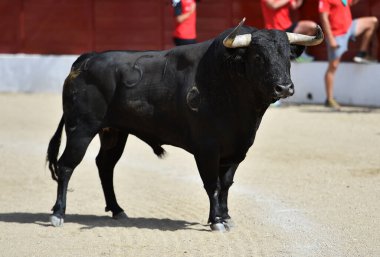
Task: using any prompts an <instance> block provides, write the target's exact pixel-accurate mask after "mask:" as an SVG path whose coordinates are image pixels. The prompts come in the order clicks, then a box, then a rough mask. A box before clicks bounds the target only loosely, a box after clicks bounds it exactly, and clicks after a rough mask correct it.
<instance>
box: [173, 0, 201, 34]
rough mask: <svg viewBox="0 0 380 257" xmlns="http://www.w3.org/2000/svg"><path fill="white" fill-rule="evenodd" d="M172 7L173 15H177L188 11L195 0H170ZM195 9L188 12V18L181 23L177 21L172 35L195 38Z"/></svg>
mask: <svg viewBox="0 0 380 257" xmlns="http://www.w3.org/2000/svg"><path fill="white" fill-rule="evenodd" d="M172 3H173V7H174V15H175V16H178V15H181V14H184V13H188V12H190V10H191V6H192V5H193V4H195V0H172ZM196 17H197V14H196V11H194V12H193V13H192V14H190V16H189V18H187V19H186V20H184V21H183V22H182V23H179V22H177V21H175V22H176V24H175V29H174V33H173V36H174V37H176V38H180V39H196V38H197V34H196Z"/></svg>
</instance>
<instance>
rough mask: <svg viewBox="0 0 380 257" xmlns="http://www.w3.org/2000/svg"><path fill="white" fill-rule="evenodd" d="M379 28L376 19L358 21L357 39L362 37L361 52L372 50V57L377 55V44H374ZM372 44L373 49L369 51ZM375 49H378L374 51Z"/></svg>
mask: <svg viewBox="0 0 380 257" xmlns="http://www.w3.org/2000/svg"><path fill="white" fill-rule="evenodd" d="M377 27H378V20H377V18H376V17H362V18H358V19H357V25H356V30H355V37H356V36H362V41H361V44H360V48H359V49H360V51H361V52H368V50H371V54H372V55H377V42H374V41H375V40H376V36H375V34H376V33H375V31H376V30H377ZM370 43H372V47H371V49H369V44H370ZM375 47H376V49H374V48H375ZM373 51H374V52H373Z"/></svg>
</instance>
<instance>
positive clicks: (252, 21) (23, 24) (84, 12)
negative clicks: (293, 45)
mask: <svg viewBox="0 0 380 257" xmlns="http://www.w3.org/2000/svg"><path fill="white" fill-rule="evenodd" d="M317 5H318V0H304V5H303V6H302V8H301V9H300V10H299V11H297V12H296V13H295V14H294V15H295V16H296V17H299V18H302V19H311V20H314V21H316V22H318V21H319V16H318V11H317ZM352 11H353V15H354V17H358V16H363V15H375V16H377V17H379V18H380V1H378V0H362V1H361V2H360V3H359V4H357V5H356V6H355V7H354V8H353V9H352ZM197 14H198V20H197V32H198V40H199V41H203V40H207V39H210V38H212V37H214V36H216V35H217V34H219V33H220V32H222V31H223V30H225V29H226V28H228V27H231V26H233V25H235V24H237V23H238V22H239V21H240V20H241V18H242V17H247V24H248V25H251V26H255V27H258V28H262V27H263V21H262V15H261V8H260V0H201V1H200V2H199V3H198V8H197ZM0 17H1V18H0V19H1V22H0V31H1V33H0V53H37V54H80V53H82V52H87V51H102V50H109V49H114V50H116V49H134V50H146V49H152V50H155V49H165V48H170V47H172V46H173V44H172V39H171V33H172V32H171V31H172V27H173V14H172V7H171V1H170V0H145V1H141V0H0ZM352 46H353V48H352V50H351V51H350V52H348V53H347V54H346V55H345V58H350V56H352V55H353V53H354V51H355V49H356V44H355V45H352ZM310 50H311V52H312V53H313V55H315V56H316V57H317V59H325V56H326V54H325V46H324V45H321V46H318V47H315V48H312V49H310Z"/></svg>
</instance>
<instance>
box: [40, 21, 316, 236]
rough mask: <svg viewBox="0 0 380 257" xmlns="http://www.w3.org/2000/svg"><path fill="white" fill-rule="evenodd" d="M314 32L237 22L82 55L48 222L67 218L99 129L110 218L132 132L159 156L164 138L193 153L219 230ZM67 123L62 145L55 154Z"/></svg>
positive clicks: (66, 100) (67, 89) (66, 103)
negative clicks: (167, 44)
mask: <svg viewBox="0 0 380 257" xmlns="http://www.w3.org/2000/svg"><path fill="white" fill-rule="evenodd" d="M322 41H323V33H322V31H321V30H320V28H319V27H318V28H316V35H315V36H305V35H299V34H292V33H285V32H282V31H277V30H257V29H255V28H251V27H245V26H242V23H241V24H239V26H237V27H236V28H235V29H234V30H228V31H225V32H224V33H222V34H221V35H220V36H218V37H217V38H215V39H213V40H209V41H206V42H203V43H199V44H195V45H190V46H182V47H176V48H173V49H171V50H167V51H141V52H134V51H108V52H103V53H89V54H84V55H82V56H80V57H79V58H78V59H77V60H76V61H75V62H74V64H73V65H72V69H71V72H70V74H69V75H68V77H67V78H66V80H65V83H64V87H63V116H62V118H61V121H60V123H59V126H58V129H57V131H56V132H55V134H54V136H53V137H52V139H51V141H50V144H49V148H48V154H47V161H48V163H49V169H50V170H51V173H52V177H53V179H54V180H56V181H57V182H58V191H57V200H56V203H55V205H54V207H53V215H52V216H51V219H50V220H51V223H52V224H53V225H54V226H60V225H62V224H63V219H64V215H65V209H66V193H67V187H68V183H69V180H70V177H71V175H72V173H73V171H74V169H75V167H76V166H77V165H78V164H79V163H80V162H81V160H82V158H83V157H84V155H85V152H86V150H87V147H88V145H89V144H90V142H91V140H92V139H93V138H94V137H95V136H96V135H97V134H99V137H100V141H101V147H100V151H99V154H98V156H97V157H96V164H97V167H98V169H99V176H100V179H101V184H102V187H103V191H104V196H105V201H106V211H112V214H113V217H114V218H120V217H126V214H125V213H124V211H123V209H122V208H121V207H120V206H119V204H118V203H117V201H116V196H115V193H114V189H113V172H114V167H115V165H116V163H117V161H118V160H119V158H120V157H121V155H122V153H123V150H124V146H125V144H126V141H127V137H128V135H129V134H133V135H135V136H137V137H138V138H140V139H141V140H143V141H144V142H146V143H147V144H149V145H150V146H151V147H152V149H153V151H154V152H155V153H156V154H157V155H158V156H161V155H163V154H164V150H163V148H162V147H161V145H163V144H169V145H173V146H177V147H180V148H183V149H185V150H186V151H188V152H189V153H191V154H193V155H194V157H195V161H196V164H197V167H198V170H199V173H200V176H201V178H202V181H203V183H204V188H205V189H206V192H207V195H208V196H209V200H210V212H209V219H208V220H209V223H210V224H211V228H212V229H213V230H222V231H223V230H225V228H229V227H230V226H231V224H232V221H231V217H230V215H229V213H228V207H227V198H228V190H229V187H230V186H231V185H232V183H233V177H234V174H235V171H236V169H237V167H238V165H239V163H240V162H241V161H243V160H244V158H245V155H246V153H247V151H248V149H249V148H250V146H251V145H252V144H253V142H254V139H255V135H256V131H257V129H258V127H259V125H260V122H261V119H262V117H263V115H264V113H265V111H266V109H267V108H268V106H269V105H270V104H271V103H272V102H274V101H277V100H278V99H280V98H285V97H288V96H290V95H292V94H293V93H294V87H293V83H292V81H291V78H290V60H291V59H292V58H295V57H297V56H299V55H300V54H301V53H302V52H303V50H304V48H305V45H316V44H319V43H320V42H322ZM63 127H65V131H66V136H67V137H66V147H65V150H64V152H63V154H62V156H61V157H60V158H59V160H57V157H58V152H59V146H60V140H61V134H62V130H63Z"/></svg>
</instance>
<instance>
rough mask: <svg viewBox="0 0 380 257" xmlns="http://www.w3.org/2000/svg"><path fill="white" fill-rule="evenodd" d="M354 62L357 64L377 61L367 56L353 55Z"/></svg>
mask: <svg viewBox="0 0 380 257" xmlns="http://www.w3.org/2000/svg"><path fill="white" fill-rule="evenodd" d="M354 62H356V63H359V64H373V63H377V60H374V59H370V58H367V57H361V56H355V57H354Z"/></svg>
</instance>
